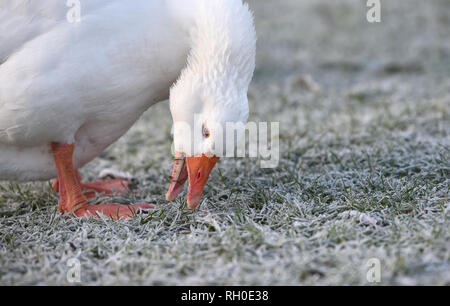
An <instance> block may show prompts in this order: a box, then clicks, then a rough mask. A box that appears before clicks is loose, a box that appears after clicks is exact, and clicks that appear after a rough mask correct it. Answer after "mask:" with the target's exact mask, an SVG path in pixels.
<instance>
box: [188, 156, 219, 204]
mask: <svg viewBox="0 0 450 306" xmlns="http://www.w3.org/2000/svg"><path fill="white" fill-rule="evenodd" d="M218 161H219V158H218V157H216V156H213V157H207V156H206V155H204V154H203V155H202V156H201V157H187V158H186V162H187V169H188V176H189V192H188V196H187V204H188V207H189V208H190V209H195V208H197V206H198V204H199V203H200V200H201V197H202V193H203V188H204V187H205V185H206V182H207V181H208V178H209V174H210V173H211V170H212V169H213V168H214V166H215V165H216V163H217V162H218Z"/></svg>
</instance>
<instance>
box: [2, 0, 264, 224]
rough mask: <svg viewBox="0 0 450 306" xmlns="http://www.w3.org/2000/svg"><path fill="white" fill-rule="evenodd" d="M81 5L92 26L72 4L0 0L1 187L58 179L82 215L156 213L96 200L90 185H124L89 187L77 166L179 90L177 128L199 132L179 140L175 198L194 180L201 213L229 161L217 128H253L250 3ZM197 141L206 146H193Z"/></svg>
mask: <svg viewBox="0 0 450 306" xmlns="http://www.w3.org/2000/svg"><path fill="white" fill-rule="evenodd" d="M81 4H82V6H81V21H80V22H75V23H70V22H68V20H67V18H66V15H67V13H68V10H69V7H67V6H66V1H61V0H46V1H28V0H8V1H1V2H0V180H16V181H30V180H49V179H52V178H56V177H58V184H57V186H58V188H59V192H60V203H59V210H60V211H61V212H62V213H73V214H74V215H76V216H89V215H95V214H96V213H97V212H99V213H103V214H105V215H109V216H112V217H115V218H120V217H128V216H130V215H131V214H132V213H131V212H132V211H133V210H135V209H138V208H149V207H150V205H147V204H140V205H131V206H121V205H116V204H102V205H90V204H88V202H87V200H86V195H85V194H84V193H83V189H84V188H89V189H94V190H99V191H103V192H108V191H111V192H112V191H114V190H117V189H114V188H119V189H120V186H119V185H120V183H121V182H117V181H109V182H108V181H106V182H96V183H91V184H83V183H81V179H80V176H79V174H78V171H77V169H79V168H80V167H82V166H84V165H85V164H87V163H88V162H89V161H91V160H92V159H94V158H95V157H96V156H98V155H99V154H100V153H101V152H102V151H103V150H105V148H107V147H108V146H109V145H110V144H112V143H113V142H115V141H116V140H117V139H118V138H120V137H121V136H122V135H123V134H124V133H125V132H126V131H127V130H128V129H129V128H130V127H131V126H132V125H133V124H134V123H135V122H136V120H137V119H138V118H139V117H140V116H141V115H142V113H143V112H144V111H146V110H147V109H148V108H149V107H150V106H151V105H153V104H155V103H157V102H159V101H163V100H166V99H167V98H169V94H170V109H171V113H172V117H173V120H174V123H177V122H185V123H187V124H188V126H189V128H188V131H187V130H180V129H178V130H176V131H175V133H174V142H175V148H176V149H177V153H176V158H175V163H174V168H173V176H172V182H171V184H170V187H169V191H168V193H167V195H166V197H167V199H168V200H173V199H174V198H175V197H176V196H177V195H178V193H179V192H180V191H181V189H182V187H183V184H184V183H185V181H186V180H187V179H188V178H189V193H188V206H189V207H190V208H195V207H196V206H197V205H198V204H199V201H200V197H201V194H202V191H203V188H204V186H205V184H206V181H207V179H208V176H209V173H210V171H211V170H212V168H213V167H214V165H215V164H216V162H217V161H218V157H216V155H215V154H216V152H214V142H215V139H216V137H218V136H217V133H215V131H214V130H212V128H210V127H209V125H210V123H211V126H212V122H215V123H220V124H225V122H234V123H237V122H244V123H245V122H246V120H247V117H248V101H247V91H248V86H249V83H250V81H251V78H252V75H253V71H254V68H255V42H256V34H255V30H254V26H253V17H252V14H251V13H250V11H249V9H248V7H247V5H245V4H243V3H242V0H190V1H179V0H135V1H122V0H90V1H88V0H85V1H81ZM174 83H175V84H174ZM196 114H197V117H198V116H199V117H200V118H201V120H202V127H200V128H199V127H197V126H196V125H195V124H194V117H195V116H194V115H196ZM189 134H190V135H192V136H193V139H194V140H192V139H191V138H190V137H188V136H189ZM197 136H198V137H197ZM217 139H219V138H217ZM192 144H194V146H193V148H200V149H197V150H191V149H189V148H191V145H192ZM130 208H131V209H130Z"/></svg>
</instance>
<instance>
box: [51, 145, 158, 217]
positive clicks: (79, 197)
mask: <svg viewBox="0 0 450 306" xmlns="http://www.w3.org/2000/svg"><path fill="white" fill-rule="evenodd" d="M51 148H52V153H53V158H54V160H55V165H56V169H57V171H58V185H59V186H58V187H59V188H58V189H59V192H60V201H59V210H60V211H61V212H62V213H73V214H74V215H75V216H77V217H84V216H96V215H97V213H101V214H103V215H105V216H109V217H112V218H113V219H116V220H117V219H120V218H127V217H131V216H133V215H134V214H135V213H136V211H137V210H139V209H149V208H152V207H154V206H153V205H150V204H138V205H117V204H113V203H110V204H99V205H91V204H88V202H87V199H86V196H85V195H84V194H83V192H82V189H83V188H82V184H81V181H80V177H79V174H78V172H77V171H76V170H75V169H74V168H73V162H72V156H73V152H74V148H75V145H73V144H72V145H69V144H57V143H52V144H51Z"/></svg>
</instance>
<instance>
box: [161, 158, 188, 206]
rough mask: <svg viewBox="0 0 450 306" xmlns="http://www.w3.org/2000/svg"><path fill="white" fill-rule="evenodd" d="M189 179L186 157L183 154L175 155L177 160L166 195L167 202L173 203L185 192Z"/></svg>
mask: <svg viewBox="0 0 450 306" xmlns="http://www.w3.org/2000/svg"><path fill="white" fill-rule="evenodd" d="M187 179H188V172H187V167H186V157H185V156H184V154H182V153H176V154H175V160H174V163H173V169H172V179H171V181H170V186H169V190H168V191H167V193H166V200H167V201H169V202H170V201H173V200H175V198H176V197H177V196H178V195H179V194H180V192H181V191H183V186H184V183H186V181H187Z"/></svg>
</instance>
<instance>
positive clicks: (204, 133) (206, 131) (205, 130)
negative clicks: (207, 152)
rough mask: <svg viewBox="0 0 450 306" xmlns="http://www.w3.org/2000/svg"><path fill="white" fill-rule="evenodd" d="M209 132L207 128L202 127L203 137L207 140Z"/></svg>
mask: <svg viewBox="0 0 450 306" xmlns="http://www.w3.org/2000/svg"><path fill="white" fill-rule="evenodd" d="M209 135H210V132H209V129H208V128H207V127H205V126H204V127H203V137H205V138H209Z"/></svg>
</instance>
